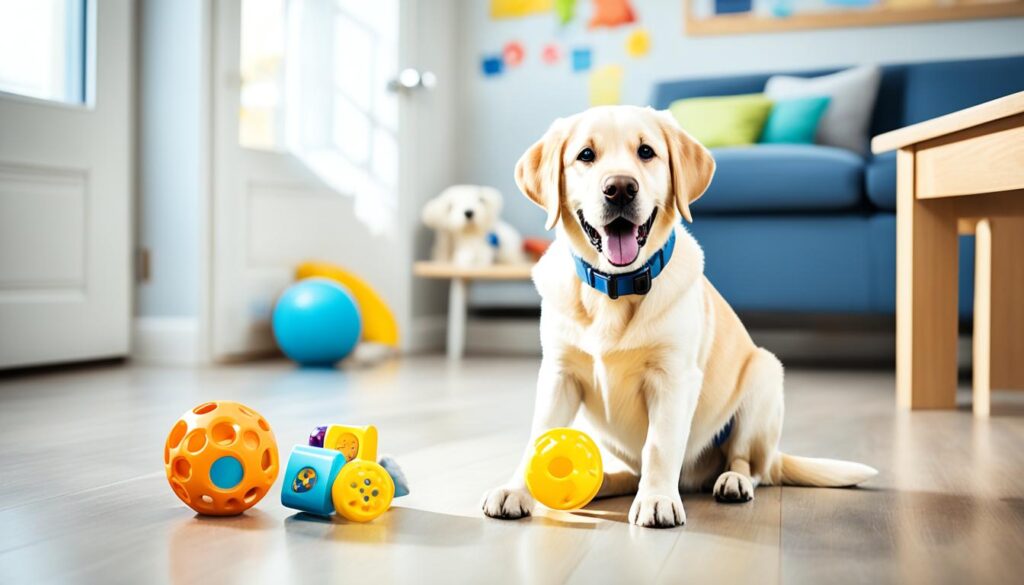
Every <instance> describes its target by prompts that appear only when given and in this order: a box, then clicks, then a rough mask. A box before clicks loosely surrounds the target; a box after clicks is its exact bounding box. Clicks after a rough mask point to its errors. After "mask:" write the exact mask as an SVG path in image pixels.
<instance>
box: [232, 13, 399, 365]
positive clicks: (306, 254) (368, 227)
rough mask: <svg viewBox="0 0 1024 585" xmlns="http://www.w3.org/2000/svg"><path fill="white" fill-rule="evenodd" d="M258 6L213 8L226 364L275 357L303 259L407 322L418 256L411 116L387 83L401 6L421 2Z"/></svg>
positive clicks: (394, 61) (394, 62) (394, 68)
mask: <svg viewBox="0 0 1024 585" xmlns="http://www.w3.org/2000/svg"><path fill="white" fill-rule="evenodd" d="M248 1H250V2H252V3H253V4H252V5H250V6H253V5H255V6H257V7H258V8H259V10H260V11H259V12H249V11H247V10H243V5H244V4H245V2H243V1H241V0H226V1H223V2H218V3H217V4H216V6H215V10H216V15H215V26H216V28H215V32H216V34H215V37H216V45H215V53H216V54H215V65H214V71H215V80H216V83H215V92H214V112H215V116H214V118H215V121H214V166H213V169H214V184H215V195H214V252H213V258H214V262H213V311H212V313H213V314H212V324H213V330H212V331H213V337H212V346H213V350H214V355H215V357H217V358H220V359H224V358H231V357H237V356H246V355H253V354H260V353H263V352H266V351H270V350H272V349H273V348H274V342H273V338H272V334H271V330H270V316H271V310H272V308H273V304H274V301H275V300H276V298H277V296H278V295H279V294H280V292H281V291H282V290H283V289H284V288H285V287H287V286H288V284H290V283H291V282H292V280H293V275H294V272H295V267H296V266H297V265H298V264H299V263H300V262H302V261H304V260H310V259H320V260H327V261H331V262H335V263H338V264H340V265H342V266H344V267H345V268H347V269H349V270H352V271H354V272H355V273H357V274H359V275H361V276H362V277H363V278H365V279H366V280H368V281H369V282H370V284H372V285H374V286H375V287H376V288H377V289H378V290H379V291H380V292H381V294H382V295H383V296H384V297H385V299H386V300H387V301H388V302H389V304H390V305H391V307H392V309H393V310H394V311H395V312H396V313H397V314H398V318H399V321H400V322H402V321H403V317H404V315H406V313H407V310H406V307H407V306H408V298H409V293H408V288H409V286H408V285H409V278H410V276H409V270H408V267H409V265H410V263H409V261H410V257H411V254H410V250H409V247H408V245H407V244H406V243H407V242H408V237H407V236H406V235H402V231H401V229H400V228H399V224H400V222H399V220H398V200H399V189H400V186H399V179H400V172H401V168H400V165H399V158H398V157H399V149H398V144H399V142H400V140H399V136H400V134H401V135H402V136H405V134H404V133H405V132H406V122H407V118H403V119H402V125H399V123H398V121H399V117H400V113H399V110H401V112H402V113H405V112H407V108H404V107H403V104H404V100H402V99H401V98H400V96H398V95H396V94H394V93H390V92H388V91H387V81H388V80H390V79H393V78H394V77H395V76H396V75H397V72H398V64H399V53H400V49H399V46H398V44H399V28H400V26H399V25H400V23H399V10H398V7H399V5H401V6H403V7H405V6H410V5H412V4H414V3H415V2H414V0H381V1H377V2H373V3H367V2H365V1H363V0H248ZM257 2H259V4H256V3H257ZM243 23H244V24H245V26H252V27H254V28H253V29H252V30H250V31H249V32H248V33H247V32H246V30H245V29H243ZM253 30H256V31H258V33H253V32H252V31H253ZM243 48H244V50H245V51H246V53H245V55H246V56H245V57H244V58H243ZM254 55H255V56H254ZM243 63H244V65H243Z"/></svg>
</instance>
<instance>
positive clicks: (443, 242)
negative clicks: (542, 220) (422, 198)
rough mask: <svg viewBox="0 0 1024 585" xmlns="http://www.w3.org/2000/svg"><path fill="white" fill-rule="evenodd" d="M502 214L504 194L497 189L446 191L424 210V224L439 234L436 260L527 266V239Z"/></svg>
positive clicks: (456, 188)
mask: <svg viewBox="0 0 1024 585" xmlns="http://www.w3.org/2000/svg"><path fill="white" fill-rule="evenodd" d="M500 213H501V193H499V192H498V190H497V189H495V188H494V187H485V186H480V185H455V186H453V187H448V188H447V189H445V190H444V191H443V192H441V194H440V195H438V196H437V197H435V198H434V199H433V200H431V201H429V202H428V203H427V204H426V205H425V206H424V207H423V223H424V224H426V226H427V227H429V228H433V229H434V230H435V232H436V239H435V241H434V252H433V255H432V258H433V260H434V261H435V262H450V263H453V264H456V265H459V266H463V267H475V266H490V265H491V264H494V263H500V264H514V263H518V262H524V261H525V255H524V253H523V238H522V236H520V235H519V232H517V231H516V230H515V228H513V227H512V226H510V225H509V224H507V223H505V222H503V221H501V220H500V219H499V215H500Z"/></svg>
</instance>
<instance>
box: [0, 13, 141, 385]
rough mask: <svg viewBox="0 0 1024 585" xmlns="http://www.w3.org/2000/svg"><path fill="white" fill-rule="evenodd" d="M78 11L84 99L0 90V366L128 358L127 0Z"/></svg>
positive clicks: (129, 83)
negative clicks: (82, 22) (89, 49)
mask: <svg viewBox="0 0 1024 585" xmlns="http://www.w3.org/2000/svg"><path fill="white" fill-rule="evenodd" d="M84 6H86V7H87V11H86V14H85V18H87V19H88V21H87V22H89V23H92V26H87V27H86V30H87V31H94V33H95V34H93V35H92V37H91V38H93V39H95V44H94V45H93V47H94V50H93V53H92V55H93V59H85V61H86V62H87V63H95V65H94V66H93V65H90V66H87V67H86V68H85V69H86V70H85V72H84V73H85V75H86V76H87V80H88V82H87V83H86V84H85V86H84V93H85V98H86V100H85V103H84V104H68V103H59V102H51V101H45V100H40V99H31V98H23V97H19V96H13V95H10V94H0V128H2V131H0V368H4V367H12V366H29V365H36V364H45V363H55V362H62V361H73V360H83V359H93V358H101V357H112V356H123V355H126V354H127V353H128V344H129V333H128V332H129V317H130V314H131V303H130V286H131V282H130V236H129V234H130V225H131V224H130V210H131V206H130V193H131V191H130V181H131V160H132V159H131V117H132V99H131V96H132V70H131V55H132V51H131V48H132V44H131V42H132V35H131V25H132V19H133V15H132V13H133V3H132V2H129V1H128V0H118V1H109V2H102V3H97V2H87V3H84Z"/></svg>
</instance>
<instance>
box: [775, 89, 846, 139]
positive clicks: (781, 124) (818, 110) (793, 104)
mask: <svg viewBox="0 0 1024 585" xmlns="http://www.w3.org/2000/svg"><path fill="white" fill-rule="evenodd" d="M830 101H832V98H830V97H829V96H819V97H807V98H796V99H790V100H779V101H776V102H775V106H774V107H772V113H771V114H769V115H768V121H767V122H765V125H764V132H762V133H761V142H764V143H766V144H814V135H815V134H816V133H817V132H818V122H821V117H822V116H823V115H824V114H825V110H826V109H827V108H828V104H829V102H830Z"/></svg>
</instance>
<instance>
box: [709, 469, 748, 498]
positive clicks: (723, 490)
mask: <svg viewBox="0 0 1024 585" xmlns="http://www.w3.org/2000/svg"><path fill="white" fill-rule="evenodd" d="M712 491H713V493H714V494H715V499H716V500H718V501H719V502H723V503H726V504H741V503H743V502H749V501H750V500H753V499H754V484H753V483H751V481H750V478H749V477H747V476H745V475H743V474H742V473H736V472H735V471H726V472H725V473H723V474H722V475H719V476H718V481H716V482H715V489H714V490H712Z"/></svg>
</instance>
